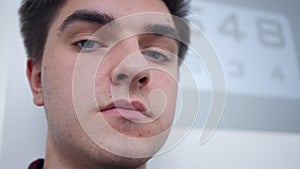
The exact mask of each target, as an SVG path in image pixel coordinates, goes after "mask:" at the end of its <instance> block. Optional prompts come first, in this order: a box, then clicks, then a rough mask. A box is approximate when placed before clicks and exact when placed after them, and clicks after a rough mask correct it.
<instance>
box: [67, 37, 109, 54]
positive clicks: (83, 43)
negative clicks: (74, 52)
mask: <svg viewBox="0 0 300 169" xmlns="http://www.w3.org/2000/svg"><path fill="white" fill-rule="evenodd" d="M90 43H92V47H89V46H90V45H91V44H90ZM73 45H74V46H75V47H77V48H78V49H80V51H81V52H93V51H95V50H97V49H98V48H102V47H104V46H103V45H101V44H100V43H99V42H97V41H94V40H89V39H84V40H80V41H77V42H75V43H74V44H73Z"/></svg>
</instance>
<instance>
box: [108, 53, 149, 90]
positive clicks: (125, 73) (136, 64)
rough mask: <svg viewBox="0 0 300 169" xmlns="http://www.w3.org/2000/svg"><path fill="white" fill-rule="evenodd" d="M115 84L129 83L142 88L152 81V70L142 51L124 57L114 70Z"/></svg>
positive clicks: (113, 80) (133, 86) (131, 86)
mask: <svg viewBox="0 0 300 169" xmlns="http://www.w3.org/2000/svg"><path fill="white" fill-rule="evenodd" d="M112 73H113V74H112V76H111V77H112V83H113V85H128V86H129V87H130V88H134V89H141V88H143V87H144V86H146V85H147V84H148V83H149V81H150V70H149V68H148V66H147V61H146V59H145V58H144V56H143V55H142V54H141V53H140V52H136V53H134V54H133V55H130V56H127V57H124V58H123V59H122V60H121V62H119V64H118V65H117V66H116V67H115V68H114V71H112Z"/></svg>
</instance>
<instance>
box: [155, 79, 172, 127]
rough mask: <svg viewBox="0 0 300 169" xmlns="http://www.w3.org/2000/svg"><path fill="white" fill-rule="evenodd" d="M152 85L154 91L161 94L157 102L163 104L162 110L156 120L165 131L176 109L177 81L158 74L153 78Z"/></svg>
mask: <svg viewBox="0 0 300 169" xmlns="http://www.w3.org/2000/svg"><path fill="white" fill-rule="evenodd" d="M152 80H153V82H152V84H153V85H155V87H154V88H155V89H158V90H159V91H160V92H161V94H159V95H160V96H162V95H163V97H161V98H162V99H159V102H161V103H162V104H164V105H165V106H164V109H163V111H162V113H161V115H160V117H159V118H158V121H160V123H162V124H163V128H164V129H166V128H168V127H170V125H171V124H172V122H173V117H174V114H175V109H176V99H177V86H178V84H177V79H175V78H173V77H171V76H169V75H166V74H158V75H157V76H154V77H153V79H152Z"/></svg>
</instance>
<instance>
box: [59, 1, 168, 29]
mask: <svg viewBox="0 0 300 169" xmlns="http://www.w3.org/2000/svg"><path fill="white" fill-rule="evenodd" d="M78 10H93V11H98V12H100V13H105V14H109V15H110V16H112V17H113V18H116V19H117V18H121V17H124V16H128V15H132V14H138V13H145V12H157V13H163V14H170V12H169V10H168V8H167V6H166V5H165V3H164V2H163V1H162V0H84V1H82V0H67V2H66V4H65V5H64V6H63V7H62V9H61V11H60V14H59V16H58V18H57V20H56V22H58V23H62V22H63V20H64V19H65V18H67V17H68V16H70V15H71V14H72V13H74V12H75V11H78ZM167 22H169V23H170V24H171V22H172V21H171V20H169V19H168V20H167Z"/></svg>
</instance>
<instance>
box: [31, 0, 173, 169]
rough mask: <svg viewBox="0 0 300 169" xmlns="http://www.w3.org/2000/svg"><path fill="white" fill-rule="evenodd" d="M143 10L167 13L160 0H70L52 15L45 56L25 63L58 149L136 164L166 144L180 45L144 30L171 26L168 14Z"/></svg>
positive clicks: (96, 159) (54, 143)
mask: <svg viewBox="0 0 300 169" xmlns="http://www.w3.org/2000/svg"><path fill="white" fill-rule="evenodd" d="M144 12H158V13H165V14H169V11H168V9H167V7H166V6H165V4H164V3H163V1H161V0H143V1H141V0H131V1H125V0H84V1H82V0H72V1H71V0H69V1H68V2H67V3H66V4H65V5H64V6H63V7H62V9H61V11H60V13H58V15H57V17H56V18H55V20H54V22H53V23H52V25H51V27H50V29H49V34H48V38H47V42H46V46H45V50H44V54H43V60H42V64H41V66H38V65H35V66H34V68H33V70H31V71H29V72H31V74H33V76H34V74H35V75H36V77H39V76H40V80H39V78H35V80H32V78H29V80H30V82H31V85H32V86H35V87H36V88H37V89H38V88H40V90H37V91H35V92H34V101H35V103H36V104H37V105H44V106H45V110H46V114H47V120H48V126H49V136H48V137H49V138H48V141H49V140H50V141H49V142H50V144H51V146H50V147H56V148H57V149H56V151H57V152H58V153H59V154H61V155H65V156H72V157H73V158H77V159H78V160H82V161H85V160H84V158H82V157H86V158H89V159H94V161H98V162H100V163H115V164H118V163H123V164H124V165H128V166H130V165H132V166H138V165H141V164H142V163H144V162H145V161H146V160H147V157H149V156H151V155H153V153H155V151H157V150H158V149H159V148H160V147H161V145H162V144H163V141H164V140H165V138H166V136H167V135H168V131H169V130H168V129H169V128H170V126H171V124H172V120H173V115H174V112H175V104H176V95H177V69H178V60H177V59H178V58H177V56H176V55H177V53H178V46H177V42H176V41H175V40H174V39H172V38H169V37H167V36H162V35H157V34H155V33H154V34H153V33H146V32H147V31H148V29H149V28H150V29H155V27H156V28H157V27H163V28H164V29H165V28H166V30H167V29H168V28H170V29H171V28H174V23H173V21H172V19H171V17H170V16H168V17H167V16H164V17H154V19H153V18H151V16H150V15H149V14H147V15H143V14H139V13H144ZM129 15H130V16H129ZM147 16H149V18H147ZM112 20H116V21H114V22H113V23H110V24H108V25H105V23H106V22H108V21H112ZM104 25H105V26H104ZM32 72H33V73H32ZM39 72H40V73H39ZM29 77H32V75H31V76H29ZM48 144H49V143H48ZM122 156H123V157H122ZM129 157H130V158H129ZM131 157H133V158H131ZM134 158H140V159H134Z"/></svg>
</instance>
